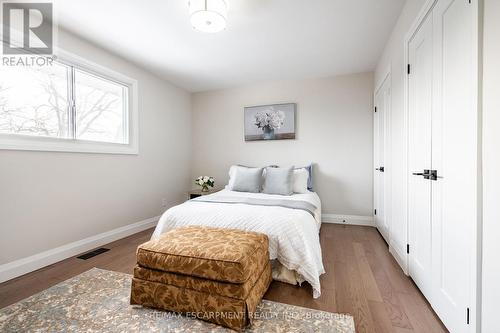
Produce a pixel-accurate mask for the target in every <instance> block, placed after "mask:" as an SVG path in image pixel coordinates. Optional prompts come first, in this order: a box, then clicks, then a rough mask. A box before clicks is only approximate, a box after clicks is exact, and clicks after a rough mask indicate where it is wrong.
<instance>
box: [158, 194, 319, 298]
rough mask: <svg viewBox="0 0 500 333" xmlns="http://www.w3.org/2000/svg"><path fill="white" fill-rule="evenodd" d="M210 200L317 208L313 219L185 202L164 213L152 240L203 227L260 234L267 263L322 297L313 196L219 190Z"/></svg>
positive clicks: (300, 213) (286, 211)
mask: <svg viewBox="0 0 500 333" xmlns="http://www.w3.org/2000/svg"><path fill="white" fill-rule="evenodd" d="M210 196H212V197H216V196H221V197H227V196H244V197H252V198H260V199H265V198H277V199H281V200H301V201H307V202H310V203H312V204H313V205H315V206H316V207H318V209H317V211H316V212H315V214H314V217H313V216H312V215H311V214H310V213H308V212H307V211H304V210H300V209H291V208H285V207H279V206H255V205H246V204H239V203H238V204H235V203H213V202H196V201H187V202H185V203H183V204H181V205H178V206H175V207H172V208H170V209H168V210H167V211H166V212H165V213H163V215H162V217H161V218H160V221H159V222H158V225H157V226H156V229H155V231H154V233H153V236H152V239H155V238H157V237H158V236H160V235H161V234H162V233H164V232H167V231H169V230H171V229H175V228H178V227H183V226H188V225H203V226H212V227H220V228H233V229H240V230H247V231H256V232H262V233H264V234H266V235H267V236H268V237H269V255H270V259H278V261H279V262H280V263H281V264H282V265H283V266H285V267H286V268H287V269H289V270H293V271H296V272H297V273H298V274H299V275H300V277H301V278H302V279H303V280H305V281H307V282H309V283H310V284H311V286H312V288H313V297H314V298H317V297H319V296H320V295H321V287H320V283H319V276H320V275H321V274H323V273H324V272H325V270H324V268H323V261H322V257H321V247H320V243H319V229H320V226H321V201H320V199H319V197H318V195H317V194H316V193H314V192H309V193H304V194H294V195H291V196H281V195H271V194H264V193H246V192H234V191H230V190H227V189H225V190H222V191H220V192H217V193H214V194H211V195H210Z"/></svg>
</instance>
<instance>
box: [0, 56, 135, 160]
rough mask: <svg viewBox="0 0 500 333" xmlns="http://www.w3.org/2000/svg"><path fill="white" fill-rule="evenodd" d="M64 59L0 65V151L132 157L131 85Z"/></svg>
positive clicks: (103, 71) (93, 67)
mask: <svg viewBox="0 0 500 333" xmlns="http://www.w3.org/2000/svg"><path fill="white" fill-rule="evenodd" d="M72 57H74V56H72ZM68 58H71V57H70V56H66V57H59V58H58V60H57V61H54V62H53V63H52V65H51V66H41V67H37V66H33V67H28V66H26V67H25V66H12V67H9V66H1V67H0V149H28V150H55V151H76V152H98V153H137V120H136V114H135V112H136V108H135V107H134V104H133V103H132V102H136V100H134V101H133V100H132V97H134V93H135V91H136V85H137V83H136V82H135V81H134V80H131V79H129V78H126V77H124V76H122V75H120V74H117V73H114V72H111V71H110V70H107V69H104V68H102V67H100V66H97V65H95V64H90V63H88V62H86V61H83V60H81V59H77V60H76V61H75V60H71V59H70V60H67V59H68Z"/></svg>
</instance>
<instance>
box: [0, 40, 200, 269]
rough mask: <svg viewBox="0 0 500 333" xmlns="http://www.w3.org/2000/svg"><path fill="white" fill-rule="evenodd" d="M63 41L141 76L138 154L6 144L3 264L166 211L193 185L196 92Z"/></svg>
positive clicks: (1, 181) (0, 196) (0, 157)
mask: <svg viewBox="0 0 500 333" xmlns="http://www.w3.org/2000/svg"><path fill="white" fill-rule="evenodd" d="M58 44H59V47H61V48H62V49H65V50H67V51H69V52H72V53H75V54H77V55H79V56H82V57H84V58H86V59H88V60H90V61H93V62H95V63H98V64H100V65H103V66H106V67H108V68H110V69H112V70H115V71H117V72H120V73H123V74H125V75H127V76H129V77H132V78H135V79H137V80H138V83H139V126H140V133H139V134H140V136H139V155H109V154H82V153H54V152H30V151H5V150H4V151H2V150H0V264H3V263H6V262H10V261H13V260H16V259H19V258H23V257H27V256H30V255H33V254H35V253H39V252H42V251H45V250H49V249H52V248H55V247H57V246H61V245H64V244H67V243H70V242H73V241H77V240H80V239H83V238H85V237H89V236H93V235H96V234H98V233H102V232H105V231H108V230H111V229H114V228H118V227H121V226H125V225H128V224H131V223H134V222H138V221H141V220H144V219H147V218H150V217H154V216H157V215H159V214H160V213H161V211H162V208H161V202H162V198H165V199H166V203H167V205H168V206H171V205H174V204H176V203H178V202H180V201H181V200H182V199H184V194H183V193H184V192H185V191H186V190H187V189H188V188H190V186H191V184H190V178H191V174H190V170H189V168H190V150H191V130H190V128H191V119H190V113H191V112H190V109H191V102H190V94H189V93H187V92H186V91H184V90H182V89H179V88H177V87H174V86H172V85H171V84H169V83H166V82H165V81H163V80H160V79H158V78H156V77H155V76H153V75H152V74H150V73H148V72H145V71H144V70H142V69H139V68H137V67H135V66H133V65H131V64H130V63H128V62H126V61H124V60H122V59H120V58H118V57H116V56H113V55H111V54H109V53H107V52H105V51H103V50H102V49H99V48H97V47H95V46H93V45H90V44H89V43H87V42H85V41H82V40H79V39H78V38H76V37H75V36H72V35H69V34H67V33H64V32H60V34H59V43H58Z"/></svg>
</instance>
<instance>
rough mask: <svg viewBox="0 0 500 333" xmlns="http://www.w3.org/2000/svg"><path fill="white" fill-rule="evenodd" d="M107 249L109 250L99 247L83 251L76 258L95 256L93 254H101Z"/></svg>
mask: <svg viewBox="0 0 500 333" xmlns="http://www.w3.org/2000/svg"><path fill="white" fill-rule="evenodd" d="M108 251H109V249H105V248H103V247H101V248H98V249H95V250H92V251H90V252H87V253H84V254H82V255H80V256H78V257H77V258H78V259H83V260H87V259H90V258H92V257H95V256H97V255H99V254H101V253H104V252H108Z"/></svg>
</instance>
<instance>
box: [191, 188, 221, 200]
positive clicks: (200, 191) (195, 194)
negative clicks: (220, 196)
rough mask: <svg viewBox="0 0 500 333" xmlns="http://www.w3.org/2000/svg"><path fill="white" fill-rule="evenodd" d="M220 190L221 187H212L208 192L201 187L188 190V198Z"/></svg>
mask: <svg viewBox="0 0 500 333" xmlns="http://www.w3.org/2000/svg"><path fill="white" fill-rule="evenodd" d="M219 191H220V189H210V190H209V191H208V192H202V190H201V188H200V189H196V190H191V191H189V192H188V200H191V199H194V198H198V197H201V196H202V195H207V194H213V193H215V192H219Z"/></svg>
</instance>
